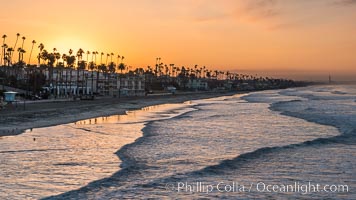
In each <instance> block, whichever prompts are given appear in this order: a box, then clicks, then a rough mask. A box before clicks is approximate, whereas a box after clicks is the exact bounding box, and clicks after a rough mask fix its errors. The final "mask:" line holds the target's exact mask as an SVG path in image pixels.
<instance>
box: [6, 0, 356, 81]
mask: <svg viewBox="0 0 356 200" xmlns="http://www.w3.org/2000/svg"><path fill="white" fill-rule="evenodd" d="M355 19H356V0H135V1H133V0H100V1H99V0H90V1H88V0H75V1H73V0H61V1H54V0H33V1H32V0H31V1H29V0H11V1H2V2H1V7H0V27H1V29H0V30H1V31H0V34H1V35H3V34H6V35H8V38H7V40H6V43H7V44H8V45H9V46H13V45H14V41H15V39H16V33H20V34H21V36H26V38H27V40H26V41H25V49H26V50H27V52H29V50H30V47H31V41H32V40H33V39H34V40H36V41H37V42H38V43H39V42H42V43H44V45H45V48H46V49H47V50H49V51H51V50H52V49H53V48H54V47H55V48H57V49H58V50H59V51H60V52H61V53H67V52H68V49H69V48H72V49H73V50H75V51H76V50H77V49H78V48H83V49H84V50H85V51H87V50H89V51H99V52H101V51H103V52H105V53H111V52H113V53H115V54H116V55H117V54H119V55H124V56H125V62H126V63H127V64H128V65H131V66H134V67H144V66H147V65H151V66H153V65H154V64H155V58H156V57H161V58H162V62H164V63H167V64H170V63H174V64H176V65H177V66H182V65H184V66H194V65H195V64H198V65H200V66H203V65H205V66H207V67H209V68H211V69H215V68H217V69H222V70H230V71H237V72H238V71H240V72H241V71H242V72H247V73H253V74H259V75H272V76H276V77H281V76H285V77H292V78H297V79H309V80H310V79H326V78H327V77H326V76H327V75H328V74H329V73H331V74H332V75H333V76H334V77H337V78H339V79H342V78H344V79H354V80H356V23H355ZM36 46H37V45H36ZM36 52H37V49H35V52H34V54H36ZM28 54H29V53H26V55H25V61H27V60H26V56H28Z"/></svg>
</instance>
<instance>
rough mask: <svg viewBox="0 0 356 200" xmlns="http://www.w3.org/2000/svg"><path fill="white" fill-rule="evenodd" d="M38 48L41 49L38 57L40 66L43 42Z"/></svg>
mask: <svg viewBox="0 0 356 200" xmlns="http://www.w3.org/2000/svg"><path fill="white" fill-rule="evenodd" d="M38 48H39V49H40V52H39V53H38V57H37V58H38V66H40V65H41V53H42V51H43V49H44V45H43V44H42V43H40V45H38Z"/></svg>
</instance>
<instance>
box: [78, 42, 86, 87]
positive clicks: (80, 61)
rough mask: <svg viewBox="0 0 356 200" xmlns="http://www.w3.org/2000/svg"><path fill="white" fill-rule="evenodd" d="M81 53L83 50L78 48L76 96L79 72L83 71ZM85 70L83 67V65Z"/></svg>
mask: <svg viewBox="0 0 356 200" xmlns="http://www.w3.org/2000/svg"><path fill="white" fill-rule="evenodd" d="M83 53H84V50H83V49H82V48H79V50H78V51H77V57H78V63H77V94H79V73H80V70H83V63H82V61H83V60H82V59H83ZM79 65H80V66H79ZM84 68H85V65H84Z"/></svg>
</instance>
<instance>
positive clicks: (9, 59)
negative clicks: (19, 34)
mask: <svg viewBox="0 0 356 200" xmlns="http://www.w3.org/2000/svg"><path fill="white" fill-rule="evenodd" d="M6 51H7V53H6V54H7V57H6V61H7V66H10V65H11V60H12V54H13V52H14V51H15V49H13V48H12V47H9V48H7V49H6ZM19 56H20V54H19ZM19 59H20V58H19ZM19 62H20V61H19Z"/></svg>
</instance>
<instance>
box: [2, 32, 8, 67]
mask: <svg viewBox="0 0 356 200" xmlns="http://www.w3.org/2000/svg"><path fill="white" fill-rule="evenodd" d="M6 37H7V35H3V36H2V39H3V40H2V46H1V47H2V48H3V49H2V52H3V54H2V56H1V60H0V61H1V62H0V64H2V59H3V58H4V62H5V54H6V53H5V52H6V48H7V45H5V40H6Z"/></svg>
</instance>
